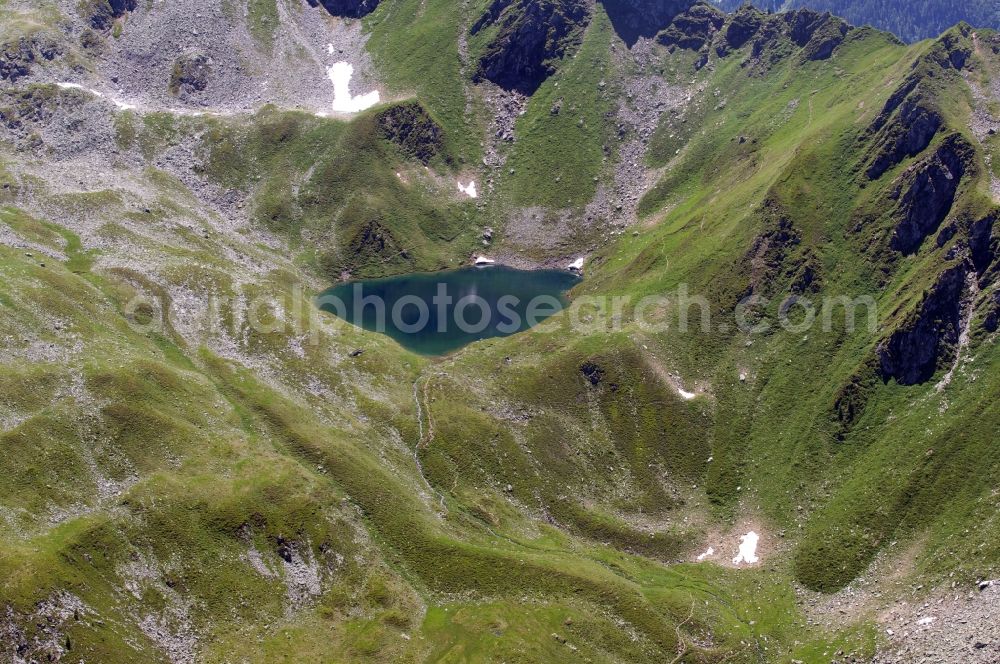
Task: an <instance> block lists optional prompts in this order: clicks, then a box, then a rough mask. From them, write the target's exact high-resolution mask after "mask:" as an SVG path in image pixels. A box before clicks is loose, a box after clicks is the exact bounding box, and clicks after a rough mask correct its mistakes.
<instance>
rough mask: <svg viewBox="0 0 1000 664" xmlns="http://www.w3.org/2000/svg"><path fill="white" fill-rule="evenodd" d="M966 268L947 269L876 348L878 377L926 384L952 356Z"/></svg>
mask: <svg viewBox="0 0 1000 664" xmlns="http://www.w3.org/2000/svg"><path fill="white" fill-rule="evenodd" d="M968 273H969V267H968V265H966V264H965V263H962V264H959V265H956V266H955V267H952V268H949V269H948V270H946V271H945V272H944V273H942V275H941V276H940V277H939V278H938V280H937V283H935V285H934V287H933V288H931V290H930V291H929V292H927V293H926V294H925V295H924V299H923V301H922V302H921V303H920V305H919V306H918V307H917V309H916V311H914V313H913V314H912V315H911V316H910V319H909V320H908V321H906V322H905V323H904V324H903V325H902V326H901V327H900V328H899V329H898V330H897V331H896V332H894V333H893V334H892V335H891V336H890V337H889V338H888V339H887V340H886V341H884V342H883V343H882V344H881V345H880V346H879V349H878V357H879V367H880V371H881V374H882V380H884V381H886V382H888V381H889V380H891V379H895V380H896V382H897V383H899V384H900V385H918V384H921V383H926V382H927V381H929V380H930V379H931V378H932V377H933V376H934V372H935V371H936V370H937V369H938V367H939V366H941V364H942V363H944V362H946V361H948V360H950V359H952V358H953V357H954V349H955V345H956V344H957V343H958V338H959V334H960V333H961V324H962V293H963V290H964V287H965V278H966V276H967V275H968Z"/></svg>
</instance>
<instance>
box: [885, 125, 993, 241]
mask: <svg viewBox="0 0 1000 664" xmlns="http://www.w3.org/2000/svg"><path fill="white" fill-rule="evenodd" d="M974 157H975V148H974V147H973V146H972V145H971V144H970V143H969V142H968V141H967V140H965V138H963V137H962V135H961V134H957V133H956V134H952V135H950V136H948V137H947V138H946V139H945V140H944V141H943V142H942V143H941V145H940V146H939V147H938V148H937V150H935V151H934V154H932V155H931V156H929V157H927V158H926V159H923V160H922V161H920V162H918V163H916V164H914V165H913V166H911V167H909V168H908V169H907V170H906V171H905V172H904V173H903V174H902V175H901V176H900V178H899V181H898V182H897V184H896V186H895V187H894V189H893V191H892V192H891V193H890V198H891V199H893V200H896V201H897V205H896V210H895V212H894V217H895V218H896V219H897V220H898V221H897V223H896V227H895V228H894V229H893V234H892V239H891V241H890V246H891V248H892V249H894V250H896V251H898V252H900V253H902V254H904V255H910V254H913V253H915V252H916V251H917V249H919V248H920V245H921V244H923V241H924V240H925V239H926V238H927V236H928V235H930V234H931V233H933V232H935V231H936V230H937V229H938V227H939V226H940V225H941V222H942V221H944V219H945V218H946V217H947V216H948V213H949V212H951V207H952V205H953V204H954V202H955V195H956V194H957V193H958V187H959V185H960V184H961V182H962V178H963V177H964V176H965V174H966V172H967V171H968V170H969V169H970V168H971V167H972V162H973V159H974Z"/></svg>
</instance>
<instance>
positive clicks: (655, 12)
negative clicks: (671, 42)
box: [601, 0, 694, 46]
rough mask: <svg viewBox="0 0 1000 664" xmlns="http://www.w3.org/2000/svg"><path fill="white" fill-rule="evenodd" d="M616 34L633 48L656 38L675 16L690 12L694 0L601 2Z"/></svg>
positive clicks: (622, 0) (619, 0)
mask: <svg viewBox="0 0 1000 664" xmlns="http://www.w3.org/2000/svg"><path fill="white" fill-rule="evenodd" d="M601 3H602V4H603V5H604V9H605V11H607V13H608V16H609V17H610V18H611V23H612V24H613V25H614V27H615V32H617V33H618V36H619V37H621V38H622V40H623V41H624V42H625V43H626V44H628V45H629V46H631V45H632V44H634V43H635V42H637V41H638V40H639V38H641V37H646V38H649V37H653V36H655V35H656V34H657V33H658V32H660V31H661V30H663V29H664V28H665V27H667V26H668V25H670V22H671V21H672V20H673V19H674V17H675V16H677V15H678V14H680V13H681V12H683V11H685V10H687V9H688V8H690V7H691V6H692V5H693V4H694V2H692V0H601Z"/></svg>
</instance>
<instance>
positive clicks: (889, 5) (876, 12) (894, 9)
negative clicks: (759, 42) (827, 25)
mask: <svg viewBox="0 0 1000 664" xmlns="http://www.w3.org/2000/svg"><path fill="white" fill-rule="evenodd" d="M752 3H753V5H754V6H756V7H759V8H761V9H764V10H767V11H775V12H777V11H787V10H789V9H801V8H808V9H815V10H816V11H821V12H831V13H832V14H835V15H837V16H842V17H843V18H845V19H847V20H848V21H849V22H850V23H852V24H853V25H872V26H875V27H876V28H880V29H882V30H888V31H889V32H891V33H893V34H894V35H896V36H897V37H899V38H900V39H902V40H904V41H906V42H916V41H920V40H921V39H927V38H930V37H937V36H938V35H939V34H941V33H942V32H944V31H945V30H947V29H948V28H950V27H951V26H953V25H955V24H956V23H959V22H961V21H965V22H966V23H969V24H971V25H974V26H976V27H979V28H998V27H1000V6H997V3H996V2H993V0H968V1H967V2H949V1H948V0H912V1H906V2H904V1H903V0H752ZM717 4H718V5H719V6H721V7H722V8H723V9H725V10H726V11H734V10H735V9H737V8H738V7H740V6H741V5H743V4H745V0H717Z"/></svg>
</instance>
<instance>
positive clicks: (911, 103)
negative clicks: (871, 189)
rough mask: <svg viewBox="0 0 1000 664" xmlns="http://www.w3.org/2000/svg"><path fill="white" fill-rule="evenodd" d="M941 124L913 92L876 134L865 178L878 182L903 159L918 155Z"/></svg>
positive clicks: (940, 119) (938, 115) (925, 101)
mask: <svg viewBox="0 0 1000 664" xmlns="http://www.w3.org/2000/svg"><path fill="white" fill-rule="evenodd" d="M943 124H944V121H943V120H942V118H941V115H940V114H939V113H938V112H937V111H936V110H935V109H934V108H932V107H931V106H930V104H929V103H928V102H927V100H925V99H924V98H923V97H922V95H920V93H919V91H914V92H913V93H911V94H910V96H909V97H907V98H906V99H905V100H904V101H903V102H902V104H901V105H900V107H899V112H898V113H897V114H896V116H895V118H894V119H893V121H892V122H890V123H888V124H886V125H885V126H884V127H883V128H882V129H881V131H879V133H878V136H877V137H876V139H875V140H876V142H875V145H874V147H873V149H872V151H873V153H874V156H873V157H872V158H871V161H870V163H869V165H868V168H867V169H866V170H865V175H866V176H867V177H868V179H869V180H877V179H878V178H880V177H882V175H883V174H884V173H885V172H886V171H888V170H889V169H890V168H892V167H893V166H896V165H897V164H899V163H901V162H902V161H903V160H904V159H907V158H909V157H915V156H917V155H918V154H920V153H921V152H923V151H924V150H925V149H927V146H928V145H930V143H931V141H932V140H933V139H934V135H935V134H937V132H938V130H939V129H941V126H942V125H943Z"/></svg>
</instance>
